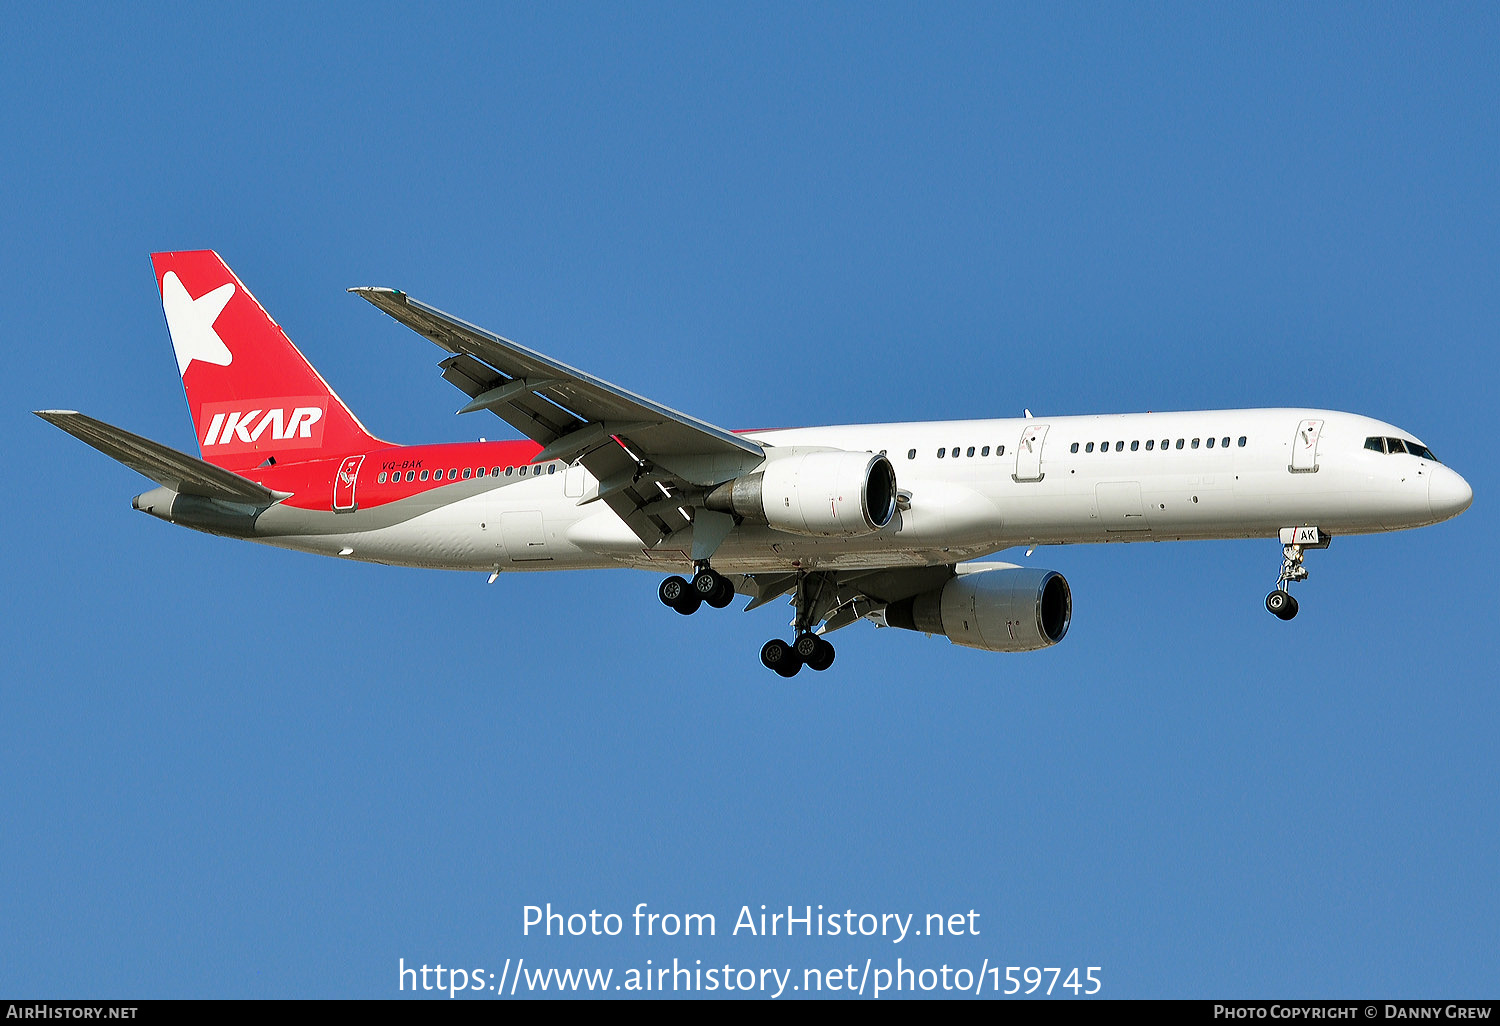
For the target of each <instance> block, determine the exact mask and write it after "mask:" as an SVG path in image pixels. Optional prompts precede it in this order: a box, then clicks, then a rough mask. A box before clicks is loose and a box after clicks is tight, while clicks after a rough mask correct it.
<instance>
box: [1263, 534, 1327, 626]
mask: <svg viewBox="0 0 1500 1026" xmlns="http://www.w3.org/2000/svg"><path fill="white" fill-rule="evenodd" d="M1328 541H1329V538H1328V535H1327V534H1325V533H1323V532H1322V531H1319V530H1318V529H1317V528H1316V527H1284V528H1282V529H1281V553H1282V559H1281V576H1280V577H1278V578H1277V579H1276V590H1275V591H1273V592H1271V594H1269V595H1267V596H1266V609H1267V610H1268V611H1269V612H1270V613H1271V615H1272V616H1275V617H1278V618H1280V619H1282V620H1290V619H1291V618H1292V617H1294V616H1296V615H1297V600H1296V599H1294V598H1292V593H1291V591H1290V590H1289V588H1288V586H1289V585H1290V584H1292V583H1293V582H1294V581H1305V580H1307V567H1305V566H1303V565H1302V561H1303V560H1304V559H1305V558H1306V557H1307V550H1308V549H1326V548H1328Z"/></svg>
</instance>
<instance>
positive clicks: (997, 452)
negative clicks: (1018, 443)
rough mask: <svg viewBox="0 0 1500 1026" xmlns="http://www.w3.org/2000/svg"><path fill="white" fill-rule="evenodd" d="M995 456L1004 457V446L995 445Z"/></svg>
mask: <svg viewBox="0 0 1500 1026" xmlns="http://www.w3.org/2000/svg"><path fill="white" fill-rule="evenodd" d="M995 455H996V456H1004V455H1005V446H1003V445H997V446H995Z"/></svg>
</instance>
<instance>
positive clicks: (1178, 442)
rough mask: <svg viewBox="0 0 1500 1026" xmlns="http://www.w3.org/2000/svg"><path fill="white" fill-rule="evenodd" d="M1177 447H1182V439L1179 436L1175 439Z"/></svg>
mask: <svg viewBox="0 0 1500 1026" xmlns="http://www.w3.org/2000/svg"><path fill="white" fill-rule="evenodd" d="M1177 448H1179V449H1181V448H1182V439H1181V438H1179V439H1177Z"/></svg>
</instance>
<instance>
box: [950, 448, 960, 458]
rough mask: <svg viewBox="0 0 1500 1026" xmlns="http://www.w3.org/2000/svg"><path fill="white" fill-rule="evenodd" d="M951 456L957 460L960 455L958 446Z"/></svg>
mask: <svg viewBox="0 0 1500 1026" xmlns="http://www.w3.org/2000/svg"><path fill="white" fill-rule="evenodd" d="M949 455H951V456H952V457H953V458H954V459H957V458H958V455H959V448H958V446H956V445H955V446H954V447H953V452H952V453H950V454H949Z"/></svg>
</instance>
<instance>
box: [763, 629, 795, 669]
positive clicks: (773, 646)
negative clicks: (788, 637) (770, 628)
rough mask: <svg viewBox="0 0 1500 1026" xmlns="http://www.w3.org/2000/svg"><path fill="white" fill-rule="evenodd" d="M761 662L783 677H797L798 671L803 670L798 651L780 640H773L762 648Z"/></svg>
mask: <svg viewBox="0 0 1500 1026" xmlns="http://www.w3.org/2000/svg"><path fill="white" fill-rule="evenodd" d="M760 661H761V663H763V664H764V665H765V666H766V667H767V668H769V669H772V670H775V671H776V672H777V673H779V674H781V675H782V676H783V677H795V676H797V671H798V670H800V669H802V660H801V659H799V658H798V657H797V653H796V651H795V650H794V649H793V648H792V646H791V645H788V644H787V643H786V642H784V641H782V640H781V639H780V638H772V639H771V640H770V641H768V642H766V643H765V644H764V645H763V646H761V650H760Z"/></svg>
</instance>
